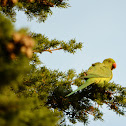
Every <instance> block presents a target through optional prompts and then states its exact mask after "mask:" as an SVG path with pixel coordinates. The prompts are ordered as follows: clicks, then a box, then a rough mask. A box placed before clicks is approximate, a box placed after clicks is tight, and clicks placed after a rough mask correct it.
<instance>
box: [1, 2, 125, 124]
mask: <svg viewBox="0 0 126 126" xmlns="http://www.w3.org/2000/svg"><path fill="white" fill-rule="evenodd" d="M51 7H62V8H65V7H68V3H66V1H65V0H27V1H25V0H0V82H1V83H0V126H17V125H18V126H40V125H41V126H55V125H67V124H66V122H65V118H66V117H67V118H68V119H69V121H70V122H72V123H73V124H74V123H76V121H79V122H83V123H84V124H88V122H89V120H88V119H89V115H90V114H91V115H93V116H94V120H98V119H99V120H103V118H102V116H103V113H102V112H101V111H100V109H99V105H100V106H102V105H103V104H106V105H107V106H108V108H109V109H111V110H113V112H116V113H117V114H120V115H124V114H125V111H124V108H125V107H126V88H124V87H121V86H120V85H118V84H115V83H114V82H113V83H106V84H105V85H104V86H101V85H96V84H92V85H90V86H88V87H87V88H85V89H83V90H82V91H80V92H77V93H75V94H73V95H71V96H70V97H65V96H66V95H67V94H68V93H70V92H71V91H72V88H71V85H76V86H80V85H82V84H84V80H83V79H82V76H83V74H84V71H82V72H81V73H80V74H78V75H77V74H76V72H75V71H74V70H72V69H70V70H68V72H66V73H64V72H62V71H58V70H50V69H47V68H46V66H43V67H41V68H38V67H37V66H38V64H40V63H41V61H40V60H39V56H38V54H41V55H44V54H43V52H45V51H48V52H50V53H53V51H56V50H64V51H66V52H68V53H76V50H77V49H81V48H82V43H81V42H80V43H77V42H76V40H74V39H71V40H69V42H64V41H59V40H56V39H54V40H49V39H48V37H46V36H44V35H41V34H36V33H31V32H29V31H27V30H26V29H20V30H19V31H16V30H15V28H14V26H13V24H12V22H11V21H14V19H15V15H16V10H21V11H24V12H25V14H26V15H28V17H29V18H31V19H32V18H34V17H36V18H38V21H40V22H41V21H45V20H46V18H47V16H48V14H52V12H51V9H50V8H51ZM6 16H7V17H9V19H8V18H7V17H6Z"/></svg>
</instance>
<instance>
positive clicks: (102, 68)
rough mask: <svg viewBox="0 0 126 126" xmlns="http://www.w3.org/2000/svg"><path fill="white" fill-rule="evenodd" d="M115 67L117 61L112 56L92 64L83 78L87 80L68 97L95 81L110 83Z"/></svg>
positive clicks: (96, 82)
mask: <svg viewBox="0 0 126 126" xmlns="http://www.w3.org/2000/svg"><path fill="white" fill-rule="evenodd" d="M115 68H116V62H115V61H114V60H113V59H112V58H108V59H105V60H104V61H103V62H102V63H99V62H98V63H94V64H92V66H91V67H90V68H89V69H88V71H87V72H84V76H83V78H84V79H85V80H86V82H85V83H84V84H83V85H81V86H80V87H78V89H76V90H75V91H73V92H71V93H70V94H68V95H67V97H68V96H70V95H72V94H74V93H75V92H76V91H79V90H81V89H84V88H86V87H87V86H89V85H91V84H93V83H95V84H103V83H108V82H109V81H110V80H111V79H112V77H113V74H112V70H113V69H115Z"/></svg>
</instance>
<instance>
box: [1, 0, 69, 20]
mask: <svg viewBox="0 0 126 126" xmlns="http://www.w3.org/2000/svg"><path fill="white" fill-rule="evenodd" d="M68 6H69V5H68V3H67V1H66V0H16V2H14V0H8V1H7V0H3V2H2V1H0V11H1V13H4V14H5V15H7V16H8V17H10V18H11V19H12V20H13V21H15V16H16V10H20V11H24V13H25V14H26V15H27V17H28V19H30V20H31V19H33V18H37V19H38V21H39V22H44V21H45V20H46V19H47V17H48V15H51V14H52V11H51V7H60V8H67V7H68ZM15 7H16V9H15Z"/></svg>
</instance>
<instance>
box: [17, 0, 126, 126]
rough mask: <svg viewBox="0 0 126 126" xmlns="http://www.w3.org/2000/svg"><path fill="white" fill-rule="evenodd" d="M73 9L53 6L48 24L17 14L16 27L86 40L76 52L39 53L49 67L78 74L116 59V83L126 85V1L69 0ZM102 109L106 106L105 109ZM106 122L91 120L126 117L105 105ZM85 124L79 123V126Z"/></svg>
mask: <svg viewBox="0 0 126 126" xmlns="http://www.w3.org/2000/svg"><path fill="white" fill-rule="evenodd" d="M69 3H70V5H71V7H70V8H67V9H60V8H53V9H52V11H53V15H52V16H49V17H48V19H47V20H46V22H45V23H37V22H36V20H35V19H34V20H33V21H31V22H27V18H26V16H25V15H24V14H23V13H21V12H20V13H18V15H17V22H16V23H15V25H16V28H22V27H28V28H29V29H30V30H31V31H32V32H37V33H41V34H45V36H47V37H49V38H50V39H54V38H56V39H58V40H64V41H66V42H67V41H69V40H70V39H72V38H75V39H76V41H77V42H83V48H82V50H81V51H79V50H78V51H77V53H76V54H74V55H73V54H69V53H64V52H63V51H61V50H60V51H54V52H53V53H52V54H50V53H48V52H45V53H43V54H42V55H40V58H41V60H42V62H43V64H44V65H46V66H47V67H48V68H50V69H59V70H61V71H67V70H68V69H71V68H72V69H75V70H76V72H77V73H80V72H81V71H82V69H83V70H86V69H88V68H89V67H90V65H91V64H92V63H95V62H102V61H103V60H104V59H106V58H113V59H114V60H115V61H116V63H117V69H115V70H114V71H113V79H112V81H114V82H115V83H116V84H120V85H122V86H124V87H125V85H126V77H125V70H126V69H125V67H124V66H125V63H126V56H125V55H126V1H125V0H70V2H69ZM102 110H103V109H102ZM103 113H104V119H105V122H100V121H96V122H94V121H92V117H91V123H90V124H89V126H94V125H97V126H101V125H102V126H106V125H107V126H111V125H114V126H118V125H121V126H124V125H125V120H126V117H125V118H124V117H121V116H118V115H116V114H115V113H113V112H112V111H110V110H108V109H106V107H104V111H103ZM78 125H79V126H81V125H83V124H80V123H78V124H76V126H78Z"/></svg>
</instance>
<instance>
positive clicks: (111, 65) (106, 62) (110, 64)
mask: <svg viewBox="0 0 126 126" xmlns="http://www.w3.org/2000/svg"><path fill="white" fill-rule="evenodd" d="M103 63H104V64H106V65H108V66H110V68H111V70H113V69H115V68H116V62H115V61H114V60H113V59H112V58H108V59H105V60H104V61H103Z"/></svg>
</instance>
